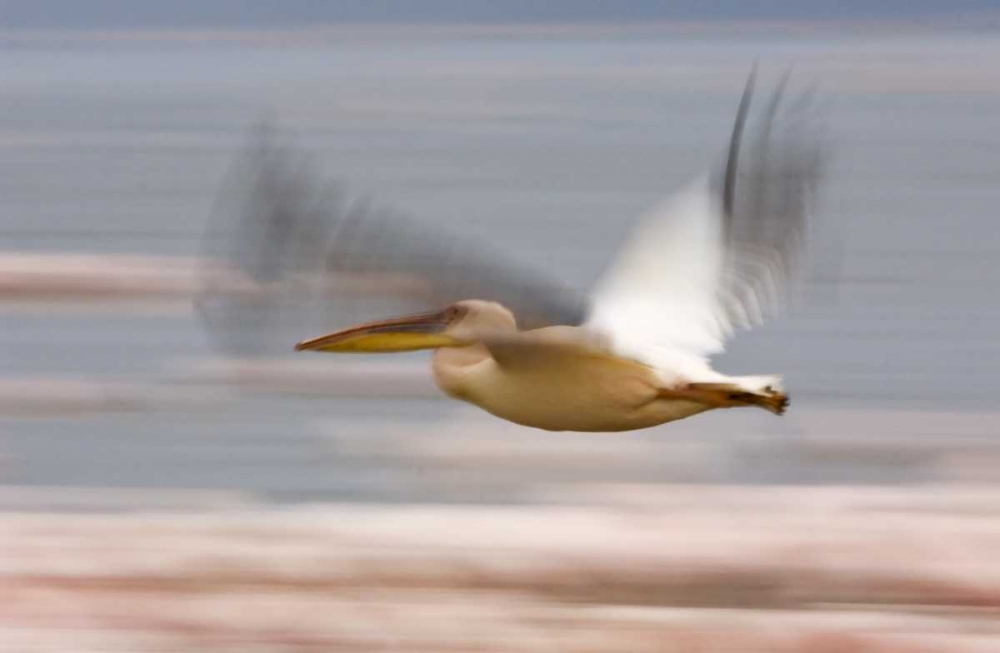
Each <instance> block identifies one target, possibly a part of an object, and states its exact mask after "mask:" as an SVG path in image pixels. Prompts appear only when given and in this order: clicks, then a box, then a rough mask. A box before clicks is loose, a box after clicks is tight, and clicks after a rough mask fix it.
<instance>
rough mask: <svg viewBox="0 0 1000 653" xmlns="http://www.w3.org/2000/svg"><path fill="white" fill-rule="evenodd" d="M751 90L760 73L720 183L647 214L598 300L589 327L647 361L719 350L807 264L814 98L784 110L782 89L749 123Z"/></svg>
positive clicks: (776, 303) (768, 309)
mask: <svg viewBox="0 0 1000 653" xmlns="http://www.w3.org/2000/svg"><path fill="white" fill-rule="evenodd" d="M753 82H754V75H753V74H751V76H750V79H749V80H748V82H747V86H746V89H745V90H744V93H743V98H742V101H741V103H740V107H739V111H738V113H737V118H736V124H735V127H734V129H733V133H732V140H731V142H730V146H729V154H728V157H727V161H726V166H725V170H724V174H723V175H722V178H721V179H703V180H701V181H698V182H695V183H694V184H692V185H691V186H690V187H688V188H687V189H686V190H684V191H682V192H680V193H678V194H677V195H675V196H674V197H672V198H669V199H668V200H667V201H665V202H664V203H663V204H661V205H659V206H657V207H655V208H654V209H653V210H651V211H650V212H649V213H647V214H646V215H644V216H641V217H640V219H639V222H638V224H637V226H636V228H635V230H634V231H633V232H632V233H631V234H630V236H629V238H628V239H627V241H626V243H625V246H624V247H623V249H622V251H621V252H620V253H619V254H618V256H617V258H616V259H615V261H613V263H612V265H611V266H610V268H609V269H608V270H607V271H606V272H605V274H604V276H603V277H602V279H601V280H600V281H599V283H598V285H597V287H596V290H595V292H594V295H593V298H592V302H593V312H592V314H591V316H590V318H589V320H588V326H592V327H595V328H597V329H600V330H603V331H605V332H607V333H609V334H610V335H611V336H612V337H613V339H614V341H615V343H616V346H619V345H623V346H624V347H625V348H626V349H627V350H629V351H636V350H637V349H638V350H639V351H640V352H644V353H645V355H644V356H643V355H641V354H640V357H642V358H644V360H646V361H647V362H650V363H653V364H655V361H656V360H657V359H656V354H655V352H657V351H659V352H661V353H662V352H669V353H684V354H687V355H692V356H695V357H701V358H704V357H706V356H707V355H709V354H712V353H717V352H719V351H722V349H723V348H724V344H725V341H726V339H727V338H728V337H729V336H730V335H731V334H732V332H733V329H734V328H735V327H737V326H740V327H743V328H749V327H750V326H752V325H755V324H759V323H760V322H761V321H763V320H764V319H765V318H766V317H767V316H769V315H770V314H772V313H774V312H775V311H776V310H777V309H778V308H779V307H780V305H781V300H782V299H783V298H784V297H785V295H786V294H787V291H788V290H789V286H790V282H791V281H792V280H793V278H794V276H795V274H794V273H795V272H796V270H797V269H798V268H799V262H800V258H801V257H800V250H801V249H802V244H803V241H804V236H805V228H806V217H807V213H808V209H809V204H810V200H811V196H812V194H813V190H814V188H815V186H816V182H817V179H818V176H819V167H820V166H819V164H820V148H819V144H818V140H817V138H816V133H815V130H814V129H813V128H812V126H811V125H810V124H809V121H808V120H807V116H806V113H807V112H808V107H807V106H806V105H807V104H808V97H806V98H804V99H803V100H802V101H797V102H796V103H794V104H793V105H791V106H788V105H785V104H784V103H783V102H782V94H783V89H784V81H783V82H782V83H781V85H779V87H778V89H777V91H776V92H775V93H774V96H773V97H772V98H771V100H770V101H769V103H768V104H767V105H766V107H765V108H764V111H763V112H762V115H760V117H759V118H758V119H757V120H755V121H749V122H748V110H749V105H750V97H751V93H752V89H753ZM745 130H750V131H751V132H752V133H751V134H750V137H749V138H747V139H744V131H745ZM744 141H745V142H744ZM741 146H742V147H741ZM741 149H742V151H741ZM650 358H652V360H649V359H650Z"/></svg>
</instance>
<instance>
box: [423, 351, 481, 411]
mask: <svg viewBox="0 0 1000 653" xmlns="http://www.w3.org/2000/svg"><path fill="white" fill-rule="evenodd" d="M492 360H493V357H492V356H490V352H489V350H488V349H486V347H485V346H483V345H481V344H475V345H469V346H467V347H441V348H440V349H437V350H435V352H434V358H433V368H434V381H435V382H436V383H437V384H438V387H440V388H441V389H442V390H444V391H445V393H447V394H448V395H450V396H452V397H455V398H456V399H466V398H467V396H468V391H469V386H470V384H471V383H472V381H473V377H474V376H475V375H476V373H477V371H479V370H481V369H482V367H483V366H484V365H487V364H489V363H491V362H492Z"/></svg>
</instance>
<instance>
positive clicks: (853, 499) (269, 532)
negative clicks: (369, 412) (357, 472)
mask: <svg viewBox="0 0 1000 653" xmlns="http://www.w3.org/2000/svg"><path fill="white" fill-rule="evenodd" d="M632 502H633V503H632V506H631V508H628V509H621V508H619V509H617V510H608V509H607V508H603V509H595V508H586V507H582V506H565V507H547V508H506V507H495V508H485V507H473V508H462V507H455V506H452V507H445V506H433V505H431V506H423V507H412V506H411V507H389V506H380V507H373V506H350V505H343V506H337V507H330V506H315V507H312V508H301V509H298V510H291V511H287V510H286V511H281V512H276V511H258V512H253V513H240V512H232V511H226V512H210V513H205V514H198V515H192V514H187V515H168V514H159V515H154V514H149V515H134V516H118V517H109V516H82V515H70V514H56V515H51V516H45V515H16V514H15V515H8V516H7V517H5V519H4V520H3V522H0V535H2V537H0V580H2V587H3V588H4V594H5V598H6V599H7V600H5V601H3V602H2V603H0V650H2V651H11V652H13V651H15V650H17V651H24V650H31V651H39V652H42V651H44V652H47V651H56V650H65V648H64V647H65V643H66V642H67V641H69V639H70V638H72V641H73V642H74V645H75V646H85V647H87V648H88V649H89V650H102V651H121V650H128V651H132V652H133V653H141V652H142V651H154V650H164V648H166V649H169V650H190V649H191V648H197V650H199V651H205V652H212V651H232V650H247V648H248V647H250V648H252V650H256V651H285V652H288V651H310V650H317V649H319V650H325V651H360V650H372V649H373V648H375V649H380V650H393V651H396V650H398V651H418V652H428V653H429V652H431V651H442V650H476V651H485V652H494V651H495V652H498V653H499V652H501V651H503V652H504V653H510V652H515V653H516V652H519V651H538V650H579V651H594V652H595V653H596V652H597V651H607V650H629V651H635V652H637V653H645V652H647V651H648V652H649V653H653V652H656V653H660V652H662V651H664V650H685V651H687V650H710V651H724V650H725V651H728V650H733V651H736V650H738V651H769V652H770V651H782V652H786V653H815V652H816V651H826V650H831V651H832V650H837V651H839V650H865V651H879V652H886V653H889V652H893V653H902V652H903V651H935V652H941V653H948V652H958V651H962V652H963V653H967V652H970V651H972V652H980V651H981V652H984V653H985V652H986V651H991V650H996V646H997V644H998V643H1000V628H998V627H997V624H996V622H995V620H994V619H993V618H992V613H993V612H994V611H995V610H996V609H997V606H998V600H1000V564H998V560H997V557H996V555H995V551H996V550H997V547H1000V529H998V527H997V525H996V523H995V522H996V520H995V519H993V516H994V515H995V509H994V508H993V506H996V505H998V503H1000V496H998V495H997V493H996V490H960V491H956V490H949V489H946V488H928V489H927V490H922V491H921V490H899V491H894V490H871V489H865V488H837V489H803V488H766V489H753V488H718V487H706V488H703V489H702V491H693V490H691V489H687V488H661V489H660V490H658V491H653V492H643V491H642V490H640V489H638V488H635V489H633V498H632ZM928 508H930V510H928ZM680 525H683V531H682V532H681V531H679V526H680ZM234 646H237V648H236V649H234V648H233V647H234ZM540 647H543V648H540Z"/></svg>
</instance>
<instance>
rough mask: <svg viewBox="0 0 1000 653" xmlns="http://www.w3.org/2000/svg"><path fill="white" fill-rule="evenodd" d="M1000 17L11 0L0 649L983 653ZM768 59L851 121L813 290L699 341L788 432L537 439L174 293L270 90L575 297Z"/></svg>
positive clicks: (331, 157) (363, 174)
mask: <svg viewBox="0 0 1000 653" xmlns="http://www.w3.org/2000/svg"><path fill="white" fill-rule="evenodd" d="M998 27H1000V10H998V9H997V8H996V6H995V4H994V3H993V2H986V1H982V2H977V1H975V0H959V1H958V2H952V3H945V2H932V1H924V2H918V3H910V2H889V1H885V2H875V3H854V2H848V3H837V4H833V3H829V4H826V3H808V4H802V3H796V2H791V1H788V2H784V1H781V0H775V1H771V2H759V3H743V2H736V1H735V0H733V1H732V2H729V1H724V2H716V3H711V4H706V3H697V2H693V1H692V2H676V3H661V2H641V1H638V0H636V1H634V2H618V3H599V2H562V1H559V2H546V3H529V2H521V1H519V0H518V1H513V2H506V3H488V2H479V1H478V0H471V1H467V2H458V1H452V0H428V1H426V2H421V3H411V2H389V1H382V2H361V1H350V0H336V1H331V2H326V3H319V2H308V1H306V0H286V2H283V3H272V2H263V1H258V0H244V1H242V2H237V1H235V0H233V1H228V0H207V1H205V2H195V1H194V0H177V1H175V2H173V3H169V4H168V3H154V2H145V1H132V2H124V1H116V0H88V1H86V2H76V1H75V0H36V1H33V2H29V1H28V0H0V510H2V511H3V512H2V513H0V578H2V580H0V651H17V652H24V651H64V650H92V651H146V650H149V651H154V650H155V651H168V650H169V651H174V650H176V651H182V650H184V651H186V650H196V649H197V650H199V651H215V650H219V651H243V650H254V651H272V650H273V651H312V650H337V651H340V650H345V651H346V650H358V651H362V650H363V651H369V650H400V651H444V650H456V651H457V650H462V651H466V650H468V651H473V650H475V651H522V650H524V651H528V650H531V651H553V650H572V651H611V650H629V651H647V650H648V651H669V650H677V651H693V650H703V651H717V650H718V651H723V650H724V651H730V650H731V651H758V650H760V651H831V652H832V651H838V652H839V651H855V650H861V651H897V650H898V651H904V650H905V651H911V650H915V651H996V650H1000V620H998V619H997V616H998V614H997V613H998V610H1000V554H998V553H997V552H998V551H1000V522H998V520H997V511H998V509H1000V508H998V506H1000V491H998V489H1000V488H998V486H997V482H998V481H1000V434H998V432H997V431H998V427H997V423H998V422H997V412H996V410H997V409H996V398H995V390H996V389H997V387H998V386H997V381H996V375H997V373H1000V343H998V341H997V338H996V334H997V328H996V322H997V318H998V316H1000V300H998V299H997V297H998V295H997V293H996V291H995V290H994V288H995V287H996V286H997V285H1000V264H998V263H997V256H998V255H1000V230H998V229H997V228H996V226H995V224H994V223H995V221H996V219H997V215H996V213H997V210H996V206H997V204H998V200H1000V187H998V183H997V182H998V180H1000V157H998V156H997V153H998V151H1000V117H998V116H1000V35H998V33H997V28H998ZM755 60H756V61H758V62H759V66H760V70H761V73H762V76H763V77H764V79H766V80H770V81H773V80H775V79H776V78H777V77H778V76H780V74H782V73H783V72H784V71H785V70H786V69H788V68H791V69H792V71H793V81H794V82H795V83H797V84H799V85H801V86H803V87H809V86H815V87H816V89H817V97H818V98H820V100H821V102H822V104H823V108H824V111H823V115H824V117H825V120H824V123H823V127H824V129H826V130H827V132H828V140H829V142H830V143H831V146H832V147H831V159H830V166H829V169H828V176H827V178H826V180H825V185H824V186H823V190H822V194H821V196H820V203H819V206H818V211H817V214H816V216H815V221H814V230H813V233H812V242H811V246H812V249H813V252H814V255H815V262H816V265H815V267H816V272H815V274H814V275H813V278H812V279H811V281H810V289H809V292H808V300H807V301H806V302H804V304H803V305H801V306H798V307H797V308H796V310H794V311H793V312H792V313H790V314H789V315H787V316H785V317H783V318H781V319H779V320H776V321H774V322H771V323H769V324H768V325H766V326H765V327H763V328H760V329H758V330H755V331H754V332H752V333H747V334H741V335H740V336H739V337H737V338H736V339H735V340H734V341H733V342H732V346H731V348H730V350H729V351H728V352H727V353H726V354H725V355H724V356H722V357H720V358H719V359H718V366H719V367H720V368H721V369H723V370H725V371H726V372H730V373H737V374H738V373H758V372H765V373H766V372H779V373H782V374H784V376H785V383H786V386H787V388H788V389H789V390H790V393H791V396H792V406H791V409H790V410H789V412H788V414H787V415H786V416H785V417H784V418H782V419H776V418H774V417H773V416H771V415H768V414H766V413H764V412H763V411H719V412H717V413H710V414H706V415H702V416H698V417H695V418H692V419H689V420H685V421H683V422H679V423H676V424H670V425H666V426H663V427H658V428H654V429H649V430H646V431H638V432H633V433H626V434H618V435H595V434H572V433H563V434H556V433H546V432H541V431H534V430H531V429H525V428H522V427H518V426H515V425H512V424H508V423H506V422H501V421H499V420H497V419H495V418H493V417H491V416H489V415H487V414H485V413H482V412H480V411H478V410H477V409H475V408H473V407H471V406H466V405H464V404H460V403H457V402H454V401H449V400H445V399H444V398H443V397H442V396H441V395H440V393H439V392H438V391H437V390H436V388H434V386H433V384H432V382H431V379H430V375H429V373H428V361H427V357H426V356H416V355H414V356H406V357H401V358H397V357H384V358H380V357H372V358H360V357H359V358H353V357H348V358H347V359H340V358H338V357H333V356H329V357H318V356H309V357H303V356H294V355H277V356H269V357H266V358H264V357H254V358H252V359H246V360H237V359H233V358H230V357H223V356H220V355H219V352H218V351H217V350H216V349H215V348H213V346H212V342H211V340H210V338H209V337H208V334H207V333H206V330H205V329H204V327H203V325H202V324H201V323H200V321H199V320H198V318H197V316H196V313H195V312H194V311H193V309H192V297H193V295H194V293H195V292H196V291H197V289H198V283H199V276H198V270H199V269H200V266H203V265H204V263H205V260H204V259H205V255H206V252H207V251H210V250H207V249H206V245H205V232H206V226H207V224H208V220H209V216H210V215H212V213H213V210H214V207H215V202H216V199H217V197H218V196H219V192H220V188H221V187H222V185H223V183H224V180H225V178H226V175H227V172H228V171H229V170H230V168H231V166H232V163H233V161H234V160H235V158H236V156H237V155H238V153H239V152H240V150H241V148H243V147H244V146H245V144H246V142H247V138H248V134H249V133H250V130H251V129H252V127H253V126H254V125H255V124H256V123H258V122H259V121H260V120H261V119H267V120H270V121H273V123H275V124H277V125H279V126H280V128H281V129H282V130H284V132H285V133H286V134H287V135H288V136H289V138H290V139H291V140H292V141H294V142H295V144H296V145H297V146H299V147H301V148H303V149H304V150H305V151H308V152H309V154H310V155H313V156H314V157H315V160H316V161H317V164H318V165H319V166H320V167H321V169H322V172H323V174H324V175H326V176H328V177H331V178H341V179H343V180H345V181H346V182H347V183H349V185H350V187H351V188H353V189H356V190H358V191H360V192H370V193H371V194H372V195H373V196H374V197H376V198H377V199H378V200H379V202H381V203H383V204H387V205H389V206H393V207H396V208H399V209H401V210H404V211H406V212H408V213H410V214H412V215H415V216H419V217H420V218H421V219H424V220H426V221H428V222H431V223H436V224H438V225H441V226H444V227H447V228H455V227H458V228H461V229H463V230H466V231H468V232H470V233H472V234H474V235H476V236H478V237H480V238H484V239H488V240H490V241H491V242H493V243H495V244H497V245H498V246H499V247H500V248H501V249H502V250H504V251H509V252H511V253H516V255H517V256H518V257H520V258H527V259H531V260H534V261H536V262H537V263H538V264H539V265H541V266H542V267H544V268H545V269H547V270H549V271H551V272H552V273H554V274H558V275H559V276H560V277H561V278H563V279H566V280H568V281H570V282H572V283H573V284H575V285H577V286H579V287H586V286H587V285H588V284H590V283H591V282H592V281H593V280H594V278H595V277H596V276H597V275H598V274H599V273H600V271H601V270H602V269H603V266H604V265H605V263H606V262H607V261H608V259H609V257H610V256H611V255H612V254H613V252H614V250H615V246H616V245H617V243H618V242H619V241H620V240H621V239H622V238H623V237H624V235H625V232H626V229H627V228H628V226H629V224H630V221H631V219H632V217H633V216H634V215H636V214H637V213H639V212H640V211H642V210H643V209H644V208H646V207H647V206H649V205H650V204H652V203H653V202H655V201H656V200H657V199H658V198H660V197H662V196H663V195H665V194H667V193H669V192H672V191H673V190H675V189H676V188H677V187H679V186H681V185H682V184H684V183H685V182H686V181H688V180H689V179H690V177H691V176H692V175H695V174H699V173H700V172H702V171H703V170H704V169H705V168H707V167H708V166H710V165H714V164H715V163H716V162H717V160H718V156H719V153H720V152H722V151H723V150H724V147H725V145H726V142H727V139H728V133H729V130H730V129H731V124H732V119H733V116H734V113H735V107H736V104H737V102H738V97H739V93H740V91H741V89H742V85H743V82H744V80H745V78H746V75H747V73H748V70H749V69H750V67H751V66H752V64H753V62H754V61H755ZM322 331H323V329H320V331H319V332H320V333H321V332H322ZM312 335H316V333H301V334H297V335H292V336H290V339H289V341H288V349H289V350H290V349H291V346H292V345H293V344H294V342H295V340H297V339H301V338H303V337H307V336H312ZM758 413H759V414H758Z"/></svg>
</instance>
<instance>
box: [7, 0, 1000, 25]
mask: <svg viewBox="0 0 1000 653" xmlns="http://www.w3.org/2000/svg"><path fill="white" fill-rule="evenodd" d="M998 10H1000V0H954V1H952V2H947V1H946V0H870V1H865V0H840V1H834V0H825V1H815V0H814V1H810V0H756V1H748V0H673V1H667V0H617V1H615V0H544V1H539V0H503V1H502V2H501V1H499V0H280V1H279V0H0V29H3V30H19V29H29V30H31V29H35V30H44V29H157V28H267V27H282V28H287V27H296V26H304V25H317V24H335V23H345V22H365V23H371V22H375V23H426V22H459V23H536V22H616V21H621V22H634V21H649V20H663V21H669V20H688V21H692V20H699V21H700V20H750V19H758V20H810V21H815V20H820V21H823V20H948V19H950V18H953V17H955V16H958V15H963V14H964V15H968V14H973V15H975V14H979V13H986V12H990V13H992V12H996V11H998Z"/></svg>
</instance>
